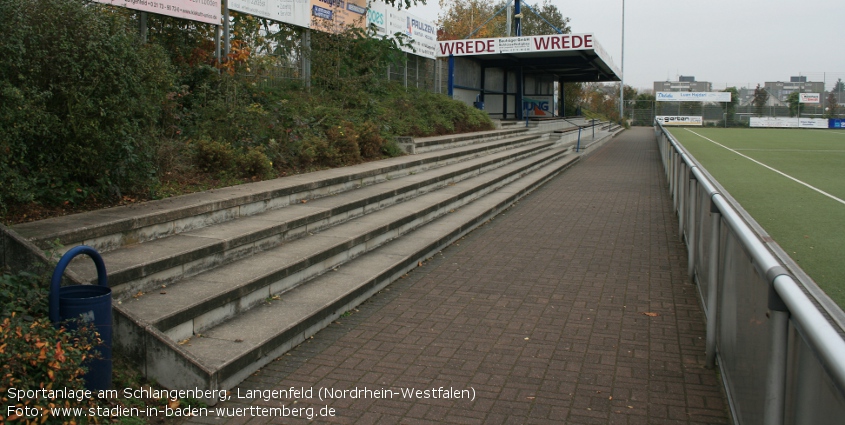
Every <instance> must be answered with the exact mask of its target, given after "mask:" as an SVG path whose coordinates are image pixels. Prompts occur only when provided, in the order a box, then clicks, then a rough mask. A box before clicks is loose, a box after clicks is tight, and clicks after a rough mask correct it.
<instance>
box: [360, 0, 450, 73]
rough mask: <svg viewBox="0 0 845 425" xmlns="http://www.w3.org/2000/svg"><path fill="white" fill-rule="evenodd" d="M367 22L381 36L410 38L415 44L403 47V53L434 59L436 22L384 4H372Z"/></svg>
mask: <svg viewBox="0 0 845 425" xmlns="http://www.w3.org/2000/svg"><path fill="white" fill-rule="evenodd" d="M367 22H368V23H369V24H372V25H375V26H376V28H377V29H378V33H379V35H388V36H391V35H394V34H396V33H400V34H404V35H406V36H408V37H409V38H410V41H412V42H413V43H412V45H411V47H403V48H402V50H403V51H405V52H408V53H413V54H415V55H417V56H422V57H426V58H431V59H434V54H435V51H436V49H437V28H436V27H435V26H434V22H430V21H425V20H422V19H420V18H418V17H416V16H414V15H411V14H410V13H408V12H406V11H404V10H397V9H395V8H392V7H389V6H387V5H386V4H384V3H382V2H372V3H370V8H369V10H368V11H367Z"/></svg>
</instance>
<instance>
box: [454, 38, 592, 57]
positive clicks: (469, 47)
mask: <svg viewBox="0 0 845 425" xmlns="http://www.w3.org/2000/svg"><path fill="white" fill-rule="evenodd" d="M594 46H596V43H595V41H594V39H593V35H592V34H554V35H535V36H530V37H502V38H476V39H471V40H447V41H440V42H438V43H437V55H438V56H468V55H484V54H500V53H531V52H560V51H567V50H588V49H593V47H594Z"/></svg>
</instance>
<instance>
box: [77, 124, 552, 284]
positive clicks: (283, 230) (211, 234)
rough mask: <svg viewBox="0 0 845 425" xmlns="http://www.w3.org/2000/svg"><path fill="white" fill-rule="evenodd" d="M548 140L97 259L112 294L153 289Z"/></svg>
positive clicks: (85, 266) (86, 264)
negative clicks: (105, 269) (102, 264)
mask: <svg viewBox="0 0 845 425" xmlns="http://www.w3.org/2000/svg"><path fill="white" fill-rule="evenodd" d="M538 140H539V141H538ZM553 143H554V142H550V141H543V140H542V138H540V139H532V140H530V141H529V142H528V143H526V144H523V145H521V146H518V147H513V148H511V149H507V150H503V151H499V152H496V153H492V154H489V155H485V156H481V157H477V158H474V159H470V160H466V161H463V162H459V163H456V164H452V165H447V166H443V167H440V168H436V169H430V170H427V171H424V172H422V173H418V174H414V175H409V176H405V177H402V178H399V179H392V180H387V181H383V182H380V183H377V184H373V185H370V186H367V187H364V188H360V189H358V190H351V191H347V192H343V193H341V194H338V195H333V196H327V197H323V198H319V199H316V200H313V201H310V202H307V203H299V204H294V205H289V206H287V207H285V208H280V209H276V210H271V211H267V212H264V213H261V214H257V215H253V216H248V217H240V218H238V219H235V220H230V221H227V222H224V223H221V224H218V225H216V226H211V227H203V228H200V229H196V230H193V231H188V232H183V233H180V234H177V235H172V236H170V237H166V238H161V239H156V240H153V241H150V242H146V243H141V244H134V245H130V246H126V247H123V248H121V249H117V250H114V251H110V252H106V253H104V254H103V259H104V260H105V262H106V264H108V273H109V284H110V285H111V286H112V288H113V293H114V296H115V298H117V299H123V298H127V297H128V296H131V295H134V294H137V293H138V292H148V291H153V290H155V289H156V288H158V287H160V286H162V285H170V284H172V283H174V282H176V281H178V280H180V279H183V278H186V277H190V276H194V275H197V274H199V273H202V272H204V271H206V270H210V269H213V268H215V267H220V266H223V265H225V264H229V263H232V262H234V261H237V260H238V259H241V258H244V257H247V256H249V255H252V254H255V253H258V252H261V251H265V250H268V249H272V248H274V247H276V246H279V245H281V244H283V243H285V242H287V241H291V240H293V239H296V238H299V237H302V236H304V235H307V234H308V233H313V232H316V231H319V230H320V229H323V228H326V227H329V226H333V225H337V224H340V223H343V222H346V221H348V220H351V219H354V218H355V217H359V216H361V215H364V214H368V213H370V212H373V211H377V210H379V209H382V208H386V207H388V206H390V205H393V204H395V203H398V202H402V201H406V200H408V199H411V198H413V197H416V196H420V195H422V194H425V193H428V192H430V191H433V190H436V189H438V188H441V187H444V186H446V185H449V184H454V183H456V182H459V181H462V180H464V179H467V178H470V177H473V176H476V175H478V174H481V173H484V172H487V171H490V170H493V169H495V168H498V167H502V166H504V165H507V164H509V163H510V162H513V161H517V160H519V159H521V158H525V157H526V156H530V155H534V154H536V153H538V152H541V151H543V150H545V149H549V148H550V147H552V146H553ZM69 268H70V270H71V271H72V272H74V273H76V274H77V275H78V276H80V277H81V278H82V279H85V280H87V281H89V282H92V283H93V282H95V281H96V278H97V276H96V269H95V267H94V264H93V262H91V261H74V262H73V263H72V264H71V266H70V267H69Z"/></svg>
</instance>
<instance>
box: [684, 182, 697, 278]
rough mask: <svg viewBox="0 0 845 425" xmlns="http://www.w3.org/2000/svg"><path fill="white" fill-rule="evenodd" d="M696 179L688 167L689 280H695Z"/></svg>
mask: <svg viewBox="0 0 845 425" xmlns="http://www.w3.org/2000/svg"><path fill="white" fill-rule="evenodd" d="M697 182H698V180H697V179H696V178H695V174H693V173H692V169H690V173H689V185H688V186H689V189H688V190H687V198H688V201H687V202H688V203H689V221H688V223H689V227H690V230H689V232H688V233H687V276H688V277H689V278H690V280H695V254H696V252H697V248H698V247H697V246H696V245H695V244H696V239H695V230H696V227H697V224H696V221H695V209H696V201H697V199H696V198H697V197H698V184H697Z"/></svg>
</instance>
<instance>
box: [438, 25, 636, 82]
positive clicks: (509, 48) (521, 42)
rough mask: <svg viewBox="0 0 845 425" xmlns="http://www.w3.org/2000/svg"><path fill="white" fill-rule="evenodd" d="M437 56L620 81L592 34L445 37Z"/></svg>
mask: <svg viewBox="0 0 845 425" xmlns="http://www.w3.org/2000/svg"><path fill="white" fill-rule="evenodd" d="M437 44H438V45H437V56H438V57H450V56H452V57H456V56H463V57H471V58H472V59H473V60H476V61H478V62H480V63H481V64H482V65H483V66H485V67H502V68H507V67H522V68H523V70H524V72H525V73H526V74H553V75H557V76H558V77H559V78H561V79H563V80H564V81H574V82H575V81H577V82H601V81H620V80H621V76H622V72H621V71H620V70H619V69H618V68H617V67H616V65H615V64H614V63H613V61H612V59H610V56H608V54H607V52H605V50H604V49H603V48H602V47H601V45H600V44H599V43H598V41H596V40H595V38H594V37H593V35H592V34H554V35H535V36H527V37H501V38H478V39H469V40H448V41H439V42H438V43H437Z"/></svg>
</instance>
